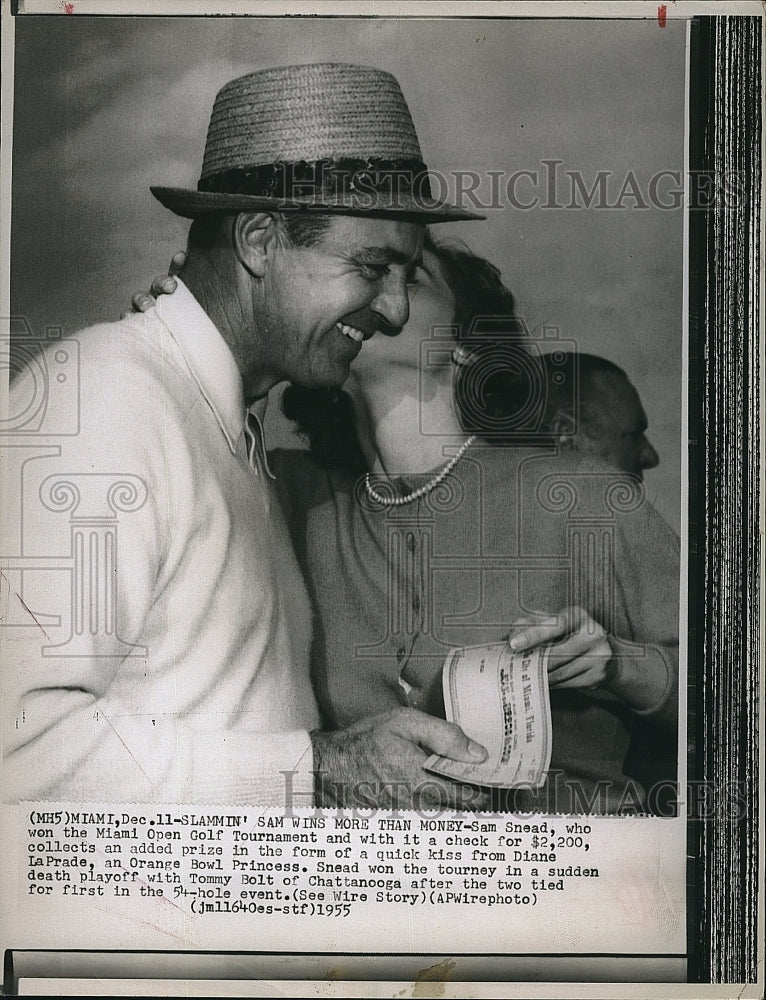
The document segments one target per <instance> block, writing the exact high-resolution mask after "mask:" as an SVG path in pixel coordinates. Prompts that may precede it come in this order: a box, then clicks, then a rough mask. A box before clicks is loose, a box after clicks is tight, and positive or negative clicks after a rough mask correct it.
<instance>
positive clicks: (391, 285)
mask: <svg viewBox="0 0 766 1000" xmlns="http://www.w3.org/2000/svg"><path fill="white" fill-rule="evenodd" d="M370 308H371V309H372V310H374V312H376V313H377V314H378V315H379V316H380V317H381V319H382V320H383V322H384V323H385V325H386V326H388V327H393V328H394V329H397V330H400V329H401V328H402V327H403V326H404V324H405V323H406V322H407V320H408V319H409V316H410V300H409V298H408V296H407V278H406V275H404V274H401V275H398V274H395V273H393V272H392V273H391V274H387V275H386V277H385V280H384V281H383V284H382V285H381V287H380V290H379V292H378V294H377V295H376V296H375V298H374V299H373V301H372V302H371V303H370Z"/></svg>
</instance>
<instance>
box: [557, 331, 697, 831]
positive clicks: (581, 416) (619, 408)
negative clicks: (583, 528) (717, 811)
mask: <svg viewBox="0 0 766 1000" xmlns="http://www.w3.org/2000/svg"><path fill="white" fill-rule="evenodd" d="M542 362H543V368H544V371H545V379H546V388H547V399H546V406H545V412H544V416H543V427H544V429H545V430H546V431H547V432H548V433H550V435H551V437H552V439H553V441H554V443H555V444H556V445H557V446H559V447H569V448H571V449H573V450H574V451H582V452H586V453H588V454H591V455H596V456H597V457H598V458H601V459H602V460H603V461H605V462H608V463H609V464H610V465H613V466H614V467H615V468H616V469H619V470H621V471H623V472H628V473H630V474H631V475H632V476H635V478H636V479H638V480H643V478H644V471H645V470H646V469H654V468H655V467H656V466H657V465H658V464H659V461H660V458H659V455H658V454H657V452H656V451H655V449H654V446H653V445H652V444H651V442H650V441H649V440H648V438H647V436H646V432H647V429H648V426H649V425H648V420H647V417H646V413H645V411H644V407H643V405H642V403H641V398H640V397H639V395H638V392H637V391H636V389H635V387H634V386H633V385H632V383H631V381H630V379H629V378H628V376H627V374H626V373H625V372H624V371H623V370H622V368H620V367H618V365H616V364H614V363H613V362H611V361H607V360H606V358H601V357H599V356H598V355H596V354H586V353H583V352H577V351H569V352H562V351H557V352H553V353H550V354H544V355H543V356H542ZM573 387H577V391H573ZM677 763H678V762H677V747H676V744H675V741H673V740H668V738H667V737H666V736H665V735H664V734H662V733H660V732H658V731H656V730H655V729H653V727H652V726H651V724H649V723H646V722H644V723H643V724H641V723H637V725H636V728H635V730H634V732H633V737H632V740H631V745H630V751H629V753H628V758H627V760H626V762H625V772H626V774H630V775H631V777H634V778H636V779H637V780H638V781H640V782H641V784H642V785H643V786H644V787H645V788H646V789H647V790H649V789H650V788H651V787H652V786H654V787H655V788H656V789H658V790H660V789H661V792H660V793H659V794H657V795H655V796H651V795H650V797H649V802H650V807H651V806H653V807H654V808H653V811H656V812H657V813H659V814H662V815H667V814H668V812H674V811H675V796H674V795H673V794H672V793H670V791H669V789H666V788H664V787H663V785H662V783H663V782H667V781H675V780H676V773H677Z"/></svg>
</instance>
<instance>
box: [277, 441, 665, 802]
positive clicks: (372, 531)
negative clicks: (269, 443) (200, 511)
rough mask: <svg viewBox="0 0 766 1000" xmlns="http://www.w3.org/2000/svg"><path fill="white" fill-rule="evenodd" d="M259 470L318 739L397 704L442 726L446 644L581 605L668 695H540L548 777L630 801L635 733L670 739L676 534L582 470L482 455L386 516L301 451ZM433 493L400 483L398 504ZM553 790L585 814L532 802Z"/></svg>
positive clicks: (629, 491) (491, 637)
mask: <svg viewBox="0 0 766 1000" xmlns="http://www.w3.org/2000/svg"><path fill="white" fill-rule="evenodd" d="M272 464H273V467H274V469H275V471H276V473H277V485H278V489H279V492H280V500H281V502H282V503H283V504H284V506H285V510H286V512H287V516H288V524H289V526H290V531H291V534H292V535H293V539H294V541H295V545H296V552H297V554H298V559H299V562H300V563H301V566H302V567H303V569H304V573H305V577H306V581H307V584H308V587H309V591H310V594H311V597H312V601H313V602H314V604H315V607H316V613H317V620H318V625H317V628H316V634H317V641H316V642H315V644H314V649H313V664H312V669H313V674H314V683H315V689H316V692H317V697H318V698H319V701H320V706H321V708H322V710H323V713H324V716H325V720H326V722H327V723H328V724H329V725H331V726H341V727H344V726H348V725H349V724H351V723H352V722H353V721H354V720H355V719H358V718H360V717H362V716H364V715H367V714H369V713H371V712H381V711H385V710H386V709H388V708H391V707H393V706H395V705H403V704H409V705H411V706H414V707H417V708H421V709H424V710H426V711H430V712H433V713H436V714H443V712H444V708H443V703H442V702H441V680H440V671H441V666H442V664H443V662H444V659H445V656H446V653H447V650H448V649H449V648H450V647H453V646H463V645H472V644H478V643H485V642H497V641H501V640H502V639H503V638H504V637H506V636H507V635H508V630H509V625H510V624H511V623H512V622H514V621H516V620H517V619H519V618H524V616H525V615H526V614H527V613H528V612H531V611H542V612H547V613H558V612H559V611H561V610H562V609H563V608H565V607H568V606H573V605H580V606H582V607H584V608H585V609H586V611H587V612H588V613H589V614H590V615H591V616H592V617H593V618H594V619H595V620H596V621H598V622H599V623H601V624H602V625H603V626H604V628H605V629H606V630H607V631H608V632H609V633H610V634H611V636H616V637H619V639H621V640H623V641H624V642H625V643H631V644H634V645H633V647H631V648H632V655H634V656H635V658H637V659H638V661H639V663H641V662H643V663H644V664H646V668H647V669H649V668H651V669H653V670H658V671H660V674H661V676H663V677H666V683H665V689H664V692H663V693H662V695H661V697H660V698H659V699H658V701H657V702H656V704H654V705H651V706H649V707H648V709H647V710H645V711H642V712H635V711H632V712H631V711H629V710H628V709H627V707H626V706H624V705H622V704H621V703H619V702H617V701H616V700H615V699H614V698H613V697H611V696H610V695H608V694H604V693H602V692H594V693H592V694H582V693H578V692H577V691H576V690H574V689H571V688H570V689H561V690H559V691H556V690H555V689H552V691H551V705H552V719H553V756H552V760H551V771H550V773H551V774H552V775H555V774H556V772H557V771H560V772H563V775H564V778H563V779H562V781H568V780H570V779H571V780H572V781H576V782H577V783H578V787H579V789H580V790H581V791H582V793H583V795H584V797H585V798H586V799H587V798H588V797H590V796H592V795H593V793H594V789H595V790H597V784H598V782H599V781H603V782H607V783H608V788H607V790H606V791H607V801H606V807H605V808H606V810H607V811H612V810H614V809H616V808H617V807H618V806H619V803H620V801H621V800H622V799H623V797H624V796H627V797H628V798H630V796H631V789H630V788H629V786H628V774H627V773H626V757H627V755H628V750H629V745H630V741H631V736H632V735H633V733H634V732H636V731H637V730H638V728H640V727H643V726H651V727H652V729H653V731H656V732H657V733H659V734H661V735H662V736H663V738H667V739H668V740H669V742H670V743H674V740H675V728H676V726H677V717H678V607H679V588H680V569H679V545H678V539H677V537H676V536H675V535H674V533H673V532H672V531H671V530H670V528H669V527H668V526H667V525H666V524H665V522H664V521H663V520H662V518H661V517H660V516H659V515H658V514H657V512H656V511H655V510H654V509H653V508H652V506H651V505H650V504H648V503H647V502H646V501H645V500H643V499H642V496H641V494H640V492H637V491H636V490H635V488H634V487H633V486H632V484H631V482H630V481H629V480H628V479H627V478H626V477H624V476H621V475H620V474H618V473H616V472H615V470H613V469H611V468H610V467H608V466H606V465H604V463H601V462H598V461H597V460H594V459H590V458H589V457H587V456H578V455H571V456H566V455H555V454H552V453H551V452H550V451H548V452H545V451H543V450H534V449H529V448H502V447H493V446H488V445H480V444H478V443H477V444H476V445H474V446H473V447H472V448H471V449H470V450H469V451H468V452H467V453H466V454H465V455H464V456H463V458H461V460H460V462H459V463H458V464H457V465H456V466H455V468H454V470H453V471H452V473H451V474H450V475H449V476H448V477H447V478H446V479H445V480H444V481H443V482H442V484H441V485H440V486H439V487H437V488H436V489H434V490H433V492H432V493H429V494H427V495H426V496H423V497H421V498H420V499H418V500H416V501H414V502H412V503H407V504H404V505H402V506H394V507H388V508H386V507H382V506H381V505H379V504H376V503H375V502H374V501H371V500H370V499H369V498H368V497H367V496H366V494H365V491H364V488H363V484H362V482H361V480H359V481H357V480H356V478H355V477H353V476H350V475H348V474H344V473H339V472H327V471H326V470H323V469H321V468H319V467H318V466H317V465H316V464H315V463H314V462H313V460H312V459H311V457H310V456H309V455H308V454H307V453H305V452H298V451H292V452H289V451H277V452H275V453H273V454H272ZM430 479H431V475H423V476H408V477H406V478H405V479H403V480H400V481H398V482H397V483H395V485H398V486H399V487H400V494H401V495H406V494H407V493H409V492H410V491H411V490H413V489H415V488H417V487H420V486H422V485H424V484H425V483H427V482H428V481H429V480H430ZM623 648H624V647H623ZM650 659H651V663H650ZM675 752H676V751H675V748H674V749H673V751H672V754H673V762H672V767H673V768H674V767H675ZM559 785H561V782H559ZM549 792H552V794H557V795H559V798H558V805H557V808H555V809H554V811H565V812H578V811H588V810H587V809H586V808H585V807H586V805H587V802H586V801H583V800H582V799H581V800H579V801H577V800H574V798H573V797H574V796H575V794H576V793H574V792H572V793H571V794H570V792H569V791H568V790H567V789H566V788H564V789H563V792H562V791H561V790H559V791H556V789H553V790H551V789H548V788H546V789H545V790H544V794H541V796H539V797H537V799H536V804H537V805H539V803H540V802H545V801H546V796H547V795H548V794H549ZM637 794H638V796H639V798H641V797H642V795H643V792H642V790H641V789H640V788H639V790H638V792H637ZM633 804H634V805H635V796H634V797H633ZM602 808H603V803H602ZM594 811H599V803H598V802H596V804H595V807H594Z"/></svg>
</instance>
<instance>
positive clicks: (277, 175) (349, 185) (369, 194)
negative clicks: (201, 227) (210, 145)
mask: <svg viewBox="0 0 766 1000" xmlns="http://www.w3.org/2000/svg"><path fill="white" fill-rule="evenodd" d="M197 190H198V191H204V192H210V193H216V194H243V195H253V196H255V197H259V198H276V199H278V200H281V201H284V202H286V203H290V202H296V201H297V202H301V203H305V202H309V203H310V202H311V201H312V200H313V201H314V202H316V203H317V204H321V203H322V202H329V203H332V202H333V201H337V200H339V199H348V198H350V197H351V198H357V199H359V200H360V201H367V202H369V203H370V204H369V205H368V206H367V207H370V208H373V207H376V205H378V204H380V205H381V207H383V204H384V205H385V207H386V208H397V207H402V208H405V207H407V206H408V205H410V204H412V201H413V199H416V200H419V201H421V202H430V201H431V200H432V198H431V184H430V181H429V177H428V167H426V165H425V163H423V161H422V160H416V159H403V160H388V159H377V158H375V159H353V158H345V159H339V160H330V159H323V160H296V161H289V160H279V161H277V162H275V163H267V164H263V165H260V166H255V167H237V168H233V169H231V170H221V171H219V172H218V173H215V174H211V175H210V176H208V177H203V178H202V179H201V180H200V182H199V183H198V185H197Z"/></svg>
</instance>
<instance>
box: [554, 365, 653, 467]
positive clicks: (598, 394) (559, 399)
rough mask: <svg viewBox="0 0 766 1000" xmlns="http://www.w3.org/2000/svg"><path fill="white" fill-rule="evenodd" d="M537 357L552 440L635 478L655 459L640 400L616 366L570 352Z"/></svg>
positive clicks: (625, 376) (628, 380)
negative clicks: (573, 388)
mask: <svg viewBox="0 0 766 1000" xmlns="http://www.w3.org/2000/svg"><path fill="white" fill-rule="evenodd" d="M542 360H543V367H544V369H545V375H546V382H547V390H548V393H547V402H546V408H545V415H544V418H543V424H544V426H545V428H546V430H548V431H549V432H550V434H551V435H552V437H553V439H554V441H555V442H556V443H557V444H559V445H562V444H568V445H569V446H570V447H571V448H573V449H574V450H575V451H582V452H586V453H588V454H590V455H597V456H598V457H599V458H602V459H603V460H604V461H605V462H609V464H610V465H614V466H615V468H617V469H621V470H622V471H623V472H629V473H630V474H631V475H633V476H635V477H636V478H637V479H643V477H644V470H645V469H653V468H655V466H656V465H658V464H659V461H660V458H659V455H658V454H657V452H656V451H655V450H654V447H653V446H652V444H651V443H650V442H649V440H648V439H647V437H646V431H647V428H648V422H647V419H646V413H645V412H644V408H643V406H642V405H641V399H640V397H639V395H638V393H637V392H636V390H635V388H634V387H633V385H632V384H631V382H630V379H629V378H628V376H627V375H626V374H625V372H624V371H623V370H622V368H619V367H618V366H617V365H615V364H613V363H612V362H611V361H607V360H606V358H600V357H598V356H597V355H595V354H585V353H582V352H580V353H578V352H576V351H570V352H562V351H557V352H554V353H552V354H544V355H543V358H542ZM573 386H577V387H578V391H577V392H573V391H572V387H573ZM578 404H579V405H578ZM575 409H577V410H578V412H575Z"/></svg>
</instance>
